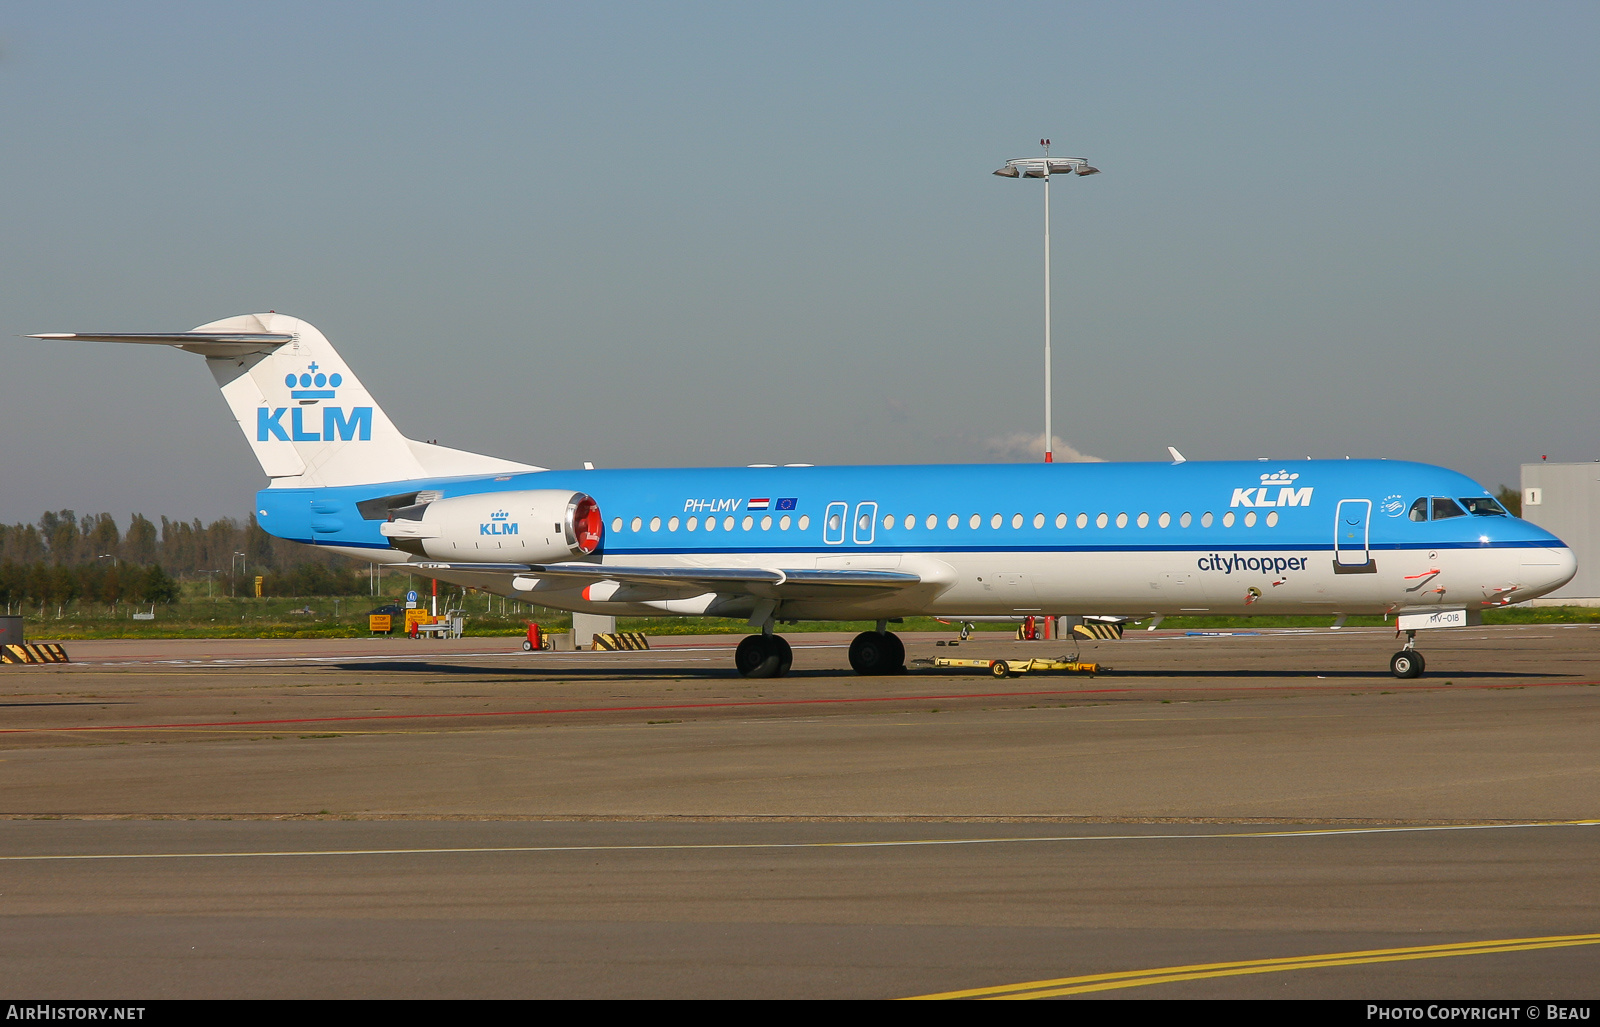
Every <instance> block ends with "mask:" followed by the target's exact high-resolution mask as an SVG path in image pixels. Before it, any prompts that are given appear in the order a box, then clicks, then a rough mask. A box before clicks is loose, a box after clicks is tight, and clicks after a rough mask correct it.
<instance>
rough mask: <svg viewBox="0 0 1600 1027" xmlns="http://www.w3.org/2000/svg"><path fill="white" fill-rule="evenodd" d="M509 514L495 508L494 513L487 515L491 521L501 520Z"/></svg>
mask: <svg viewBox="0 0 1600 1027" xmlns="http://www.w3.org/2000/svg"><path fill="white" fill-rule="evenodd" d="M510 516H511V515H510V514H509V513H506V512H505V511H504V510H496V511H495V512H494V513H492V514H490V515H489V519H490V520H491V521H503V520H507V519H508V518H510Z"/></svg>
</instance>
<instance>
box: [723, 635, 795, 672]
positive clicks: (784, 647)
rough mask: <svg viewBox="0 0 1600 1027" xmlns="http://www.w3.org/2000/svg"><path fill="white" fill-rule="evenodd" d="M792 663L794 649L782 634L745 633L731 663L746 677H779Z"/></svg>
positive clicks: (787, 670)
mask: <svg viewBox="0 0 1600 1027" xmlns="http://www.w3.org/2000/svg"><path fill="white" fill-rule="evenodd" d="M793 663H794V650H793V649H791V648H790V647H789V643H788V641H787V640H785V639H784V637H783V636H782V635H767V634H761V635H746V636H745V637H744V640H743V641H742V642H740V643H739V648H738V649H736V650H734V653H733V665H734V666H735V667H738V668H739V673H740V674H741V675H743V676H744V677H747V678H781V677H783V676H784V675H785V674H788V673H789V667H790V665H791V664H793Z"/></svg>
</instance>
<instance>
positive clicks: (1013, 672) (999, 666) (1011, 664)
mask: <svg viewBox="0 0 1600 1027" xmlns="http://www.w3.org/2000/svg"><path fill="white" fill-rule="evenodd" d="M918 662H919V663H920V662H924V661H920V660H919V661H918ZM926 662H927V663H929V664H931V665H932V666H933V667H934V668H936V669H946V668H957V667H970V668H973V669H974V670H977V669H982V670H987V671H988V672H989V673H990V674H992V675H994V676H995V677H997V678H1014V677H1017V676H1018V675H1019V674H1040V673H1052V672H1054V673H1066V674H1090V675H1093V674H1097V673H1099V672H1100V671H1101V670H1104V669H1107V668H1103V667H1101V666H1100V664H1098V663H1082V662H1079V660H1078V659H1077V657H1073V658H1071V659H1066V658H1062V659H1059V660H957V659H949V658H947V657H944V656H936V657H934V658H933V659H932V660H931V661H926Z"/></svg>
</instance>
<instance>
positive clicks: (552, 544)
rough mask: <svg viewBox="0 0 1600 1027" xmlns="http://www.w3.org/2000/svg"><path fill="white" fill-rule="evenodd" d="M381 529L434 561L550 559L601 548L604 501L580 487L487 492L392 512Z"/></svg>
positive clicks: (396, 544)
mask: <svg viewBox="0 0 1600 1027" xmlns="http://www.w3.org/2000/svg"><path fill="white" fill-rule="evenodd" d="M394 514H405V515H406V516H404V517H400V516H394V519H393V520H389V521H386V522H384V523H383V524H381V525H379V526H378V531H379V532H381V533H382V534H383V536H384V537H385V538H387V539H388V540H389V545H390V546H392V547H394V548H395V549H399V550H402V551H404V552H407V553H412V554H414V555H416V556H427V557H432V558H433V559H436V560H455V561H461V562H468V563H470V562H472V561H474V560H481V561H483V562H485V563H508V562H510V563H550V562H554V561H560V560H566V559H570V558H571V557H574V556H588V555H589V554H590V553H593V552H594V551H595V550H596V549H598V548H600V543H601V541H602V540H603V538H604V533H605V521H604V519H603V518H602V517H601V516H600V504H599V503H597V502H595V501H594V497H592V496H588V495H585V494H584V493H582V492H567V491H563V490H561V489H534V490H530V491H525V492H489V493H484V494H481V495H475V496H456V497H454V498H452V499H436V500H433V501H432V502H428V503H418V504H416V505H414V506H407V507H404V508H402V509H399V510H396V511H394Z"/></svg>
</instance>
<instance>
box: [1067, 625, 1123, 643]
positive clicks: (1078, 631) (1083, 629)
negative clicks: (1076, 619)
mask: <svg viewBox="0 0 1600 1027" xmlns="http://www.w3.org/2000/svg"><path fill="white" fill-rule="evenodd" d="M1072 633H1073V634H1074V635H1077V636H1078V637H1079V638H1108V639H1116V638H1121V637H1122V625H1121V624H1104V623H1100V622H1092V623H1088V624H1074V625H1073V626H1072Z"/></svg>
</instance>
